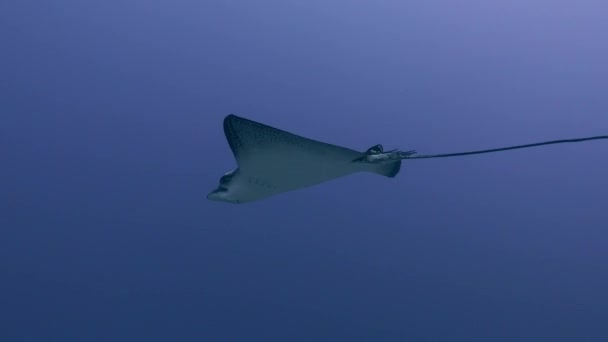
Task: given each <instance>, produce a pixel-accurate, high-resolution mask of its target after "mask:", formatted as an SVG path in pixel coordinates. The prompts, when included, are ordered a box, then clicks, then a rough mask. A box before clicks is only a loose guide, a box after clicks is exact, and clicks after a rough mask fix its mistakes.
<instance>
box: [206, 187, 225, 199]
mask: <svg viewBox="0 0 608 342" xmlns="http://www.w3.org/2000/svg"><path fill="white" fill-rule="evenodd" d="M219 192H220V191H219V189H215V190H213V191H211V192H210V193H208V194H207V199H209V200H212V201H221V200H222V198H221V196H220V194H219Z"/></svg>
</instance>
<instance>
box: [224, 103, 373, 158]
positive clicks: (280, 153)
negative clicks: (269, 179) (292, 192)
mask: <svg viewBox="0 0 608 342" xmlns="http://www.w3.org/2000/svg"><path fill="white" fill-rule="evenodd" d="M224 134H225V135H226V140H227V141H228V144H229V145H230V149H231V150H232V153H234V157H235V159H236V161H237V163H238V164H239V167H243V166H245V167H247V164H248V163H249V164H251V160H252V159H254V158H255V159H256V160H271V159H272V160H274V159H278V158H283V159H285V160H286V162H289V161H295V160H298V159H309V158H312V159H313V160H320V161H322V160H324V159H327V160H332V161H333V160H344V161H345V162H346V161H350V160H353V159H355V158H358V157H360V156H361V155H363V154H362V153H361V152H358V151H355V150H351V149H348V148H345V147H341V146H337V145H332V144H328V143H324V142H320V141H316V140H312V139H308V138H305V137H302V136H299V135H296V134H293V133H289V132H286V131H283V130H280V129H277V128H274V127H271V126H268V125H264V124H261V123H259V122H255V121H253V120H249V119H245V118H242V117H239V116H236V115H234V114H230V115H228V116H226V117H225V118H224Z"/></svg>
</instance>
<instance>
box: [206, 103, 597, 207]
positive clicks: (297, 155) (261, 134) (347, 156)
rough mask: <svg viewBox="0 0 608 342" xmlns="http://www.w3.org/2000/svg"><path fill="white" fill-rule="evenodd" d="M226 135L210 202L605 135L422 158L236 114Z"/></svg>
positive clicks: (229, 120)
mask: <svg viewBox="0 0 608 342" xmlns="http://www.w3.org/2000/svg"><path fill="white" fill-rule="evenodd" d="M224 134H225V135H226V140H227V141H228V144H229V145H230V149H231V150H232V153H233V154H234V157H235V159H236V162H237V164H238V167H237V168H236V169H235V170H233V171H230V172H228V173H226V174H224V175H223V176H222V177H221V178H220V181H219V183H220V184H219V186H218V188H217V189H215V190H213V191H212V192H211V193H209V194H208V195H207V198H208V199H210V200H214V201H222V202H228V203H246V202H253V201H257V200H261V199H264V198H268V197H271V196H274V195H278V194H281V193H284V192H288V191H293V190H297V189H302V188H307V187H310V186H313V185H317V184H320V183H323V182H327V181H330V180H333V179H336V178H340V177H344V176H347V175H350V174H354V173H358V172H370V173H375V174H378V175H381V176H384V177H390V178H393V177H395V176H396V175H397V174H398V173H399V170H400V169H401V161H402V160H412V159H428V158H445V157H456V156H465V155H472V154H481V153H492V152H499V151H507V150H515V149H521V148H530V147H535V146H542V145H551V144H562V143H575V142H581V141H588V140H597V139H608V135H603V136H594V137H586V138H578V139H562V140H552V141H544V142H539V143H533V144H526V145H515V146H508V147H501V148H494V149H488V150H478V151H469V152H458V153H445V154H430V155H420V154H417V153H416V151H414V150H410V151H399V150H397V149H395V150H390V151H384V149H383V147H382V145H380V144H378V145H374V146H372V147H370V148H368V149H367V150H366V151H364V152H359V151H355V150H352V149H349V148H346V147H342V146H337V145H332V144H328V143H324V142H320V141H316V140H312V139H309V138H305V137H302V136H299V135H296V134H293V133H290V132H287V131H284V130H280V129H278V128H274V127H271V126H268V125H265V124H262V123H259V122H255V121H253V120H249V119H245V118H242V117H239V116H236V115H234V114H230V115H228V116H226V117H225V118H224Z"/></svg>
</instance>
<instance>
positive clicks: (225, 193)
mask: <svg viewBox="0 0 608 342" xmlns="http://www.w3.org/2000/svg"><path fill="white" fill-rule="evenodd" d="M237 171H238V169H236V170H232V171H230V172H226V173H225V174H224V175H223V176H222V177H220V182H219V183H220V184H219V185H218V187H217V189H215V190H213V191H211V192H210V193H209V194H208V195H207V198H208V199H210V200H212V201H220V202H229V203H240V201H239V200H238V198H236V193H235V184H234V183H235V182H234V176H235V174H236V173H237Z"/></svg>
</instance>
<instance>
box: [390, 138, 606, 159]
mask: <svg viewBox="0 0 608 342" xmlns="http://www.w3.org/2000/svg"><path fill="white" fill-rule="evenodd" d="M600 139H608V135H598V136H594V137H586V138H577V139H561V140H551V141H543V142H539V143H533V144H525V145H515V146H507V147H501V148H493V149H489V150H478V151H468V152H456V153H443V154H416V152H415V151H407V152H396V153H399V158H400V159H430V158H447V157H458V156H467V155H472V154H482V153H493V152H501V151H508V150H517V149H522V148H530V147H537V146H543V145H553V144H565V143H577V142H583V141H589V140H600Z"/></svg>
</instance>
